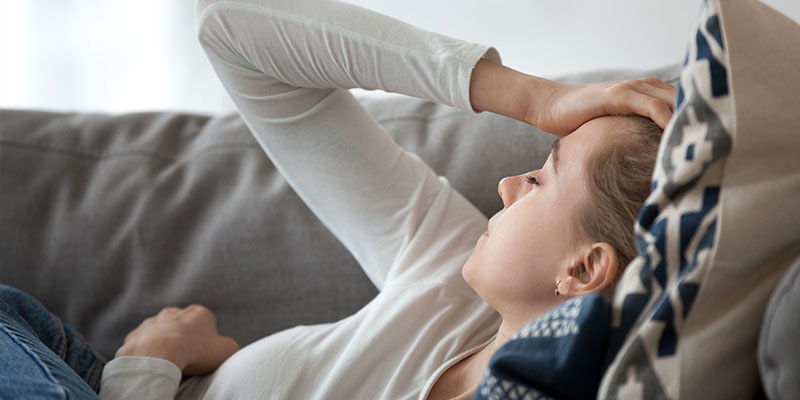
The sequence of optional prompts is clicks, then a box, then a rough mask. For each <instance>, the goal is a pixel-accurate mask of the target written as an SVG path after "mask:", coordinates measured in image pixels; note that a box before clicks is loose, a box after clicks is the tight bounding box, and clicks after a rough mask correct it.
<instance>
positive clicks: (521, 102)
mask: <svg viewBox="0 0 800 400" xmlns="http://www.w3.org/2000/svg"><path fill="white" fill-rule="evenodd" d="M552 83H553V82H552V81H549V80H547V79H543V78H538V77H535V76H531V75H527V74H524V73H522V72H519V71H517V70H514V69H512V68H509V67H506V66H504V65H501V64H497V63H494V62H491V61H489V60H487V59H483V58H482V59H480V60H479V61H478V63H477V64H476V65H475V68H474V69H473V70H472V77H471V78H470V88H469V98H470V103H471V104H472V108H473V109H475V111H489V112H493V113H496V114H501V115H505V116H507V117H509V118H513V119H516V120H519V121H523V122H528V123H535V121H536V118H537V115H536V112H537V110H539V109H540V107H539V106H540V105H541V104H543V103H544V102H546V100H547V98H548V97H549V96H550V95H551V94H552V93H553V91H554V86H553V85H552Z"/></svg>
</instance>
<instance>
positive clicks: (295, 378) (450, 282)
mask: <svg viewBox="0 0 800 400" xmlns="http://www.w3.org/2000/svg"><path fill="white" fill-rule="evenodd" d="M197 21H198V30H199V39H200V41H201V43H202V44H203V46H204V48H205V50H206V52H207V54H208V56H209V59H210V61H211V63H212V65H213V66H214V68H215V71H216V72H217V74H218V75H219V77H220V79H221V81H222V82H223V84H224V86H225V87H226V89H227V90H228V92H229V94H230V95H231V96H232V98H233V100H234V102H235V104H236V106H237V108H238V109H239V111H240V113H241V114H242V117H243V119H244V121H245V122H246V123H247V125H248V126H249V128H250V129H251V131H252V132H253V134H254V135H255V137H256V138H257V139H258V141H259V143H260V144H261V145H262V147H263V148H264V150H265V151H266V152H267V154H268V155H269V156H270V158H271V159H272V161H273V163H274V164H275V165H276V166H277V168H278V169H279V170H280V171H281V173H282V174H283V175H284V177H285V178H286V180H287V181H288V182H289V183H290V184H291V185H292V187H293V188H294V189H295V191H296V192H297V193H298V194H299V196H300V197H301V198H302V199H303V200H304V201H305V202H306V204H307V205H308V206H309V208H310V209H311V210H312V211H314V212H315V214H316V215H317V216H318V217H319V218H320V219H321V220H322V221H323V222H324V223H325V224H326V226H327V227H328V228H329V229H330V230H331V231H332V232H333V233H334V234H335V235H336V236H337V237H338V238H339V239H340V240H341V241H342V243H343V244H344V245H345V246H346V247H347V248H348V249H349V250H350V251H351V253H353V255H354V256H355V258H356V259H357V260H358V262H359V264H360V265H361V266H362V267H363V268H364V271H365V272H366V273H367V275H368V276H369V278H370V279H371V280H372V281H373V283H375V285H376V286H377V287H378V288H379V289H380V293H379V294H378V296H377V297H376V298H375V299H374V300H373V301H371V302H370V303H369V304H368V305H367V306H365V307H364V308H363V309H362V310H360V311H359V312H358V313H356V314H355V315H353V316H351V317H348V318H346V319H344V320H342V321H339V322H336V323H332V324H322V325H316V326H300V327H296V328H293V329H289V330H286V331H283V332H279V333H277V334H274V335H271V336H268V337H266V338H264V339H262V340H260V341H258V342H255V343H253V344H250V345H249V346H247V347H245V348H244V349H241V350H240V349H239V348H238V346H237V345H236V344H235V343H234V342H233V341H232V340H231V339H230V338H227V337H224V336H221V335H219V334H218V333H217V330H216V323H215V320H214V316H213V314H212V313H211V312H210V311H209V310H207V309H205V308H203V307H201V306H192V307H188V308H186V309H177V308H167V309H164V310H163V311H162V312H161V313H159V314H158V315H157V316H155V317H153V318H150V319H148V320H146V321H144V322H143V323H142V324H141V325H140V326H139V327H138V328H137V329H136V330H134V331H133V332H131V333H130V334H129V335H128V337H126V339H125V344H124V345H123V346H122V347H121V348H120V349H119V351H118V352H117V355H116V356H117V358H115V359H114V360H112V361H111V362H110V363H109V364H108V365H107V366H106V368H105V370H104V371H103V378H102V386H101V392H100V394H101V397H103V398H109V399H110V398H173V397H176V398H187V399H188V398H264V397H267V398H293V399H294V398H349V399H355V398H358V399H361V398H365V399H366V398H370V399H371V398H389V399H397V398H428V399H438V398H469V397H471V395H472V393H473V392H474V390H475V388H477V386H478V384H479V383H480V379H481V377H482V375H483V372H484V370H485V369H486V365H487V364H488V360H489V358H490V356H491V355H492V354H493V353H494V352H495V351H496V350H497V349H498V348H499V347H500V346H502V345H503V344H504V343H505V342H506V341H507V340H508V339H509V338H510V336H511V335H513V334H514V333H515V332H516V331H517V330H518V329H520V328H521V327H522V326H523V325H525V324H527V323H528V322H530V321H531V320H532V319H534V318H536V317H537V316H539V315H541V314H542V313H543V312H545V311H546V310H547V309H549V308H551V307H553V306H554V305H556V304H558V303H559V302H562V301H564V299H566V298H567V297H570V296H578V295H581V294H585V293H590V292H603V293H610V292H611V291H613V287H614V283H615V281H616V279H617V278H618V277H619V274H620V273H621V270H622V268H623V267H624V266H625V265H626V264H627V261H628V260H629V259H630V258H631V257H632V254H631V252H632V250H631V249H632V246H633V244H632V234H631V233H632V232H631V227H632V225H633V218H634V217H635V214H636V212H637V210H638V207H639V206H640V205H641V203H642V201H643V200H644V198H645V197H646V195H647V192H648V191H649V177H650V171H652V165H653V164H654V158H655V153H656V149H657V146H658V135H659V129H658V128H657V127H655V126H654V125H653V123H652V122H649V121H647V120H646V119H644V118H641V117H611V116H605V117H603V116H604V115H608V114H627V113H638V114H642V115H644V116H647V117H650V118H652V119H653V120H654V121H656V122H657V123H658V124H659V125H661V126H662V127H663V126H664V125H665V124H666V122H667V121H668V119H669V117H670V116H671V109H670V107H671V106H670V105H671V102H672V100H673V98H674V95H675V91H674V89H673V88H672V87H671V86H669V85H667V84H665V83H663V82H660V81H657V80H654V79H645V80H637V81H630V82H623V83H608V84H594V85H565V84H556V83H554V82H550V81H547V80H544V79H540V78H536V77H532V76H529V75H525V74H521V73H519V72H517V71H514V70H512V69H510V68H507V67H504V66H502V65H501V64H500V57H499V55H498V53H497V51H496V50H495V49H493V48H491V47H488V46H483V45H476V44H471V43H466V42H463V41H459V40H455V39H451V38H447V37H444V36H441V35H437V34H433V33H430V32H424V31H421V30H419V29H416V28H414V27H412V26H409V25H406V24H403V23H401V22H399V21H396V20H393V19H391V18H388V17H385V16H382V15H379V14H376V13H372V12H369V11H367V10H364V9H360V8H358V7H353V6H350V5H346V4H341V3H333V2H311V1H298V0H279V1H256V0H253V1H236V2H229V1H225V2H208V3H207V2H204V1H199V2H198V3H197ZM349 87H362V88H367V89H383V90H387V91H392V92H400V93H405V94H409V95H413V96H417V97H420V98H423V99H428V100H432V101H437V102H440V103H444V104H449V105H453V106H455V107H458V108H460V109H462V110H465V111H470V112H481V111H491V112H496V113H500V114H503V115H506V116H509V117H512V118H516V119H519V120H522V121H526V122H529V123H532V124H536V125H538V126H539V127H540V128H542V129H544V130H547V131H550V132H553V133H555V134H558V135H562V136H563V138H561V139H559V140H558V141H557V142H556V143H557V144H556V145H555V146H554V149H553V151H552V152H551V155H550V157H549V158H548V160H547V162H546V164H545V165H544V166H543V167H542V169H540V170H537V171H532V172H530V173H526V174H523V175H519V176H514V177H508V178H505V179H503V180H502V181H501V182H500V184H499V194H500V196H501V197H502V199H503V203H504V206H505V207H504V208H503V210H501V211H500V212H499V213H497V214H496V215H495V216H493V217H492V218H491V219H490V220H488V221H487V219H486V218H485V217H484V216H483V215H482V214H481V213H480V212H479V211H478V210H477V209H475V207H473V206H472V205H471V204H470V203H469V202H468V201H467V200H466V199H464V198H463V197H462V196H461V195H460V194H458V193H457V192H456V191H454V190H453V189H452V188H451V187H450V185H449V184H448V182H447V180H446V179H443V178H439V177H437V176H436V175H435V174H434V172H433V171H432V170H431V169H430V168H429V167H428V166H427V165H425V164H424V163H423V162H422V161H421V160H420V159H419V158H418V157H416V156H415V155H413V154H410V153H407V152H405V151H404V150H402V149H401V148H399V147H398V146H397V145H396V144H395V143H394V142H393V141H392V140H391V139H390V138H389V136H388V135H387V134H386V132H385V131H384V130H383V129H382V128H381V127H380V126H379V125H377V123H376V122H375V121H374V120H373V119H371V118H370V116H369V115H368V114H367V113H366V112H365V111H364V110H363V108H361V106H360V105H359V104H358V102H356V101H355V99H354V98H353V97H352V96H351V95H350V94H349V92H347V91H346V90H344V89H343V88H349ZM598 117H599V118H598ZM648 168H649V169H648ZM623 169H624V170H623ZM631 182H634V183H635V184H631ZM608 185H610V186H608ZM637 186H638V187H637ZM609 187H611V188H612V189H611V190H609ZM625 189H628V190H631V191H632V192H630V193H628V192H625V191H624V190H625ZM599 198H604V200H602V201H599V200H598V199H599ZM620 199H622V200H624V201H621V202H620V201H619V200H620ZM609 204H611V205H610V206H609ZM603 218H609V219H612V220H613V221H606V220H604V219H603ZM618 227H621V228H618ZM620 229H621V230H622V233H620ZM620 237H622V239H620ZM307 245H309V246H313V243H309V244H307ZM212 372H213V373H212ZM182 375H184V376H193V377H191V378H187V379H184V380H183V382H181V376H182Z"/></svg>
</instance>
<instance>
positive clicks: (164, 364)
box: [100, 357, 182, 400]
mask: <svg viewBox="0 0 800 400" xmlns="http://www.w3.org/2000/svg"><path fill="white" fill-rule="evenodd" d="M181 375H182V374H181V370H180V369H179V368H178V366H177V365H175V364H173V363H172V362H170V361H167V360H163V359H160V358H152V357H119V358H115V359H113V360H111V361H110V362H109V363H108V364H106V366H105V368H103V377H102V379H101V383H100V398H101V399H103V400H107V399H174V398H175V394H176V393H177V392H178V385H180V383H181Z"/></svg>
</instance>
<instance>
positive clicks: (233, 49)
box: [196, 0, 500, 289]
mask: <svg viewBox="0 0 800 400" xmlns="http://www.w3.org/2000/svg"><path fill="white" fill-rule="evenodd" d="M196 19H197V29H198V39H199V41H200V43H201V44H202V46H203V48H204V50H205V52H206V54H207V56H208V58H209V60H210V62H211V65H212V66H213V68H214V70H215V72H216V73H217V75H218V76H219V78H220V80H221V82H222V84H223V86H224V87H225V88H226V90H227V92H228V93H229V95H230V96H231V97H232V99H233V101H234V103H235V105H236V107H237V109H238V110H239V112H240V114H241V115H242V118H243V120H244V122H245V123H246V124H247V126H248V127H249V129H250V130H251V132H252V133H253V134H254V136H255V137H256V139H257V141H258V142H259V144H260V145H261V146H262V148H263V149H264V150H265V152H266V153H267V155H268V156H269V157H270V159H271V160H272V162H273V163H274V164H275V166H276V168H277V169H278V170H279V171H280V172H281V174H282V175H283V176H284V178H285V179H286V181H287V182H288V183H289V185H291V187H292V188H293V189H294V190H295V191H296V192H297V194H298V195H299V197H300V198H301V199H302V200H303V201H304V202H305V203H306V204H307V206H308V207H309V208H310V209H311V210H312V212H314V213H315V215H316V216H317V217H318V218H319V219H320V220H321V221H322V222H323V223H324V224H325V225H326V226H327V227H328V229H330V230H331V232H332V233H333V234H334V235H335V236H336V237H337V238H338V239H339V240H340V241H341V242H342V244H343V245H344V246H345V247H346V248H347V249H348V250H349V251H350V252H351V253H352V254H353V256H354V257H355V259H356V260H357V261H358V262H359V264H360V265H361V266H362V268H363V269H364V271H365V273H366V274H367V276H368V277H369V278H370V279H371V280H372V282H373V283H374V284H375V285H376V286H377V287H378V288H379V289H381V288H382V287H383V285H384V284H385V283H386V280H387V279H389V278H390V277H391V276H392V268H393V266H394V265H395V262H396V260H397V259H398V256H399V255H400V254H402V252H403V250H404V248H405V247H406V246H408V244H409V243H410V242H411V240H412V239H413V237H414V236H415V234H417V233H418V232H417V230H418V229H419V227H420V225H421V223H422V221H423V219H424V218H425V217H426V214H427V212H428V210H429V209H430V207H431V204H432V203H433V202H434V200H435V199H436V198H437V197H439V196H441V194H442V191H450V190H453V189H452V188H451V187H450V186H449V184H448V183H447V181H446V179H444V178H439V177H437V176H436V174H435V173H434V172H433V171H432V170H431V169H430V168H429V167H428V166H427V165H426V164H425V163H424V162H423V161H422V160H420V159H419V158H418V157H417V156H416V155H414V154H411V153H408V152H406V151H405V150H403V149H402V148H400V147H399V146H398V145H397V144H396V143H395V142H394V141H393V140H392V139H391V137H390V136H389V135H388V133H387V132H386V131H385V130H384V129H383V128H382V127H381V126H380V125H378V124H377V122H376V121H375V120H374V119H372V118H371V116H370V115H369V114H367V112H366V110H364V109H363V107H361V105H360V104H359V103H358V102H357V101H356V100H355V99H354V98H353V96H352V95H351V94H350V93H349V92H348V91H347V90H345V89H347V88H354V87H359V88H364V89H381V90H384V91H387V92H396V93H402V94H406V95H411V96H415V97H419V98H422V99H426V100H430V101H434V102H438V103H443V104H447V105H451V106H454V107H457V108H459V109H461V110H464V111H467V112H474V110H473V109H472V107H471V105H470V101H469V83H470V77H471V74H472V69H473V68H474V66H475V64H476V63H477V61H478V60H479V59H480V58H481V57H484V56H485V57H487V58H489V59H490V60H492V61H495V62H498V63H499V62H500V57H499V54H498V53H497V51H496V50H495V49H494V48H492V47H489V46H485V45H477V44H472V43H467V42H464V41H460V40H456V39H453V38H449V37H446V36H442V35H438V34H435V33H431V32H427V31H423V30H421V29H418V28H415V27H413V26H411V25H408V24H405V23H402V22H400V21H397V20H394V19H392V18H389V17H387V16H384V15H381V14H378V13H374V12H371V11H369V10H366V9H363V8H359V7H356V6H352V5H349V4H346V3H339V2H335V1H307V0H271V1H270V0H265V1H260V0H241V1H206V0H198V1H197V3H196ZM464 201H466V200H464ZM476 212H477V210H476ZM481 216H482V215H481Z"/></svg>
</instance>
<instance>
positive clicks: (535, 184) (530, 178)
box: [525, 175, 539, 186]
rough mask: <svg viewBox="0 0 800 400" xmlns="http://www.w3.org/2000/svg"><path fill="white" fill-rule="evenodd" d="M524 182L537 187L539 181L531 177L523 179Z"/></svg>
mask: <svg viewBox="0 0 800 400" xmlns="http://www.w3.org/2000/svg"><path fill="white" fill-rule="evenodd" d="M525 180H527V181H528V183H530V184H531V185H534V186H538V185H539V181H538V180H536V177H535V176H533V175H531V176H527V177H525Z"/></svg>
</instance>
